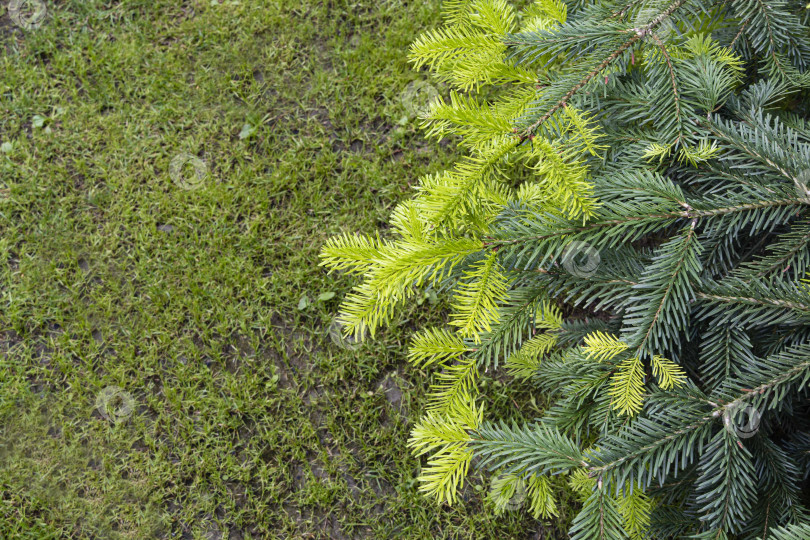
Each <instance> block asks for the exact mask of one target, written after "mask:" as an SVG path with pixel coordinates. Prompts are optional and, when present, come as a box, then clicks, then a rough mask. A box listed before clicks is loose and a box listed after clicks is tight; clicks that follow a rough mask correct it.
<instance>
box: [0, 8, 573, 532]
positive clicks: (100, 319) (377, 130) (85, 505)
mask: <svg viewBox="0 0 810 540" xmlns="http://www.w3.org/2000/svg"><path fill="white" fill-rule="evenodd" d="M6 5H7V1H6V0H2V8H0V41H2V47H3V48H4V54H3V56H2V59H0V62H2V67H0V70H1V71H2V95H0V106H1V107H2V115H0V231H1V232H2V234H0V258H2V260H3V261H4V264H2V265H1V266H0V283H1V285H0V293H2V300H1V301H0V302H1V303H2V305H1V307H0V351H2V357H1V358H2V360H1V361H0V384H1V385H2V386H1V387H0V416H1V418H0V422H2V424H1V429H2V432H1V433H2V437H1V438H0V537H2V538H36V539H39V538H63V537H70V538H102V539H107V538H132V539H145V538H205V539H217V538H222V539H225V538H228V539H241V538H336V539H340V538H385V539H390V538H497V539H501V538H558V537H560V538H562V537H563V536H560V535H559V533H558V532H557V530H558V529H564V522H565V521H566V520H570V517H571V516H570V511H569V510H567V509H566V508H563V509H562V512H561V513H562V515H561V518H560V523H561V524H551V523H543V522H540V521H536V520H533V519H531V517H530V516H528V515H527V514H525V512H514V513H511V514H509V515H507V516H502V517H499V518H495V517H494V516H493V515H492V511H491V510H490V509H488V507H487V506H486V505H485V504H484V493H485V491H486V487H487V486H488V480H487V479H486V478H481V477H479V476H476V475H474V476H473V478H472V479H471V480H472V481H471V482H470V483H468V485H467V488H466V489H465V492H464V493H465V502H464V503H463V504H460V505H458V506H455V507H453V508H448V507H438V506H437V505H436V504H435V503H434V502H433V501H431V500H427V499H425V498H424V497H423V496H421V495H420V494H419V492H418V490H417V488H418V484H417V483H416V481H415V477H416V474H417V472H418V469H419V462H418V460H416V459H414V458H413V457H412V456H411V455H410V452H409V451H407V449H406V448H405V444H406V442H407V438H408V433H409V430H410V427H411V425H412V422H413V421H415V420H416V419H417V418H418V417H419V415H420V411H421V408H422V406H423V403H424V388H425V387H426V386H427V381H428V378H429V376H430V374H428V373H423V372H419V371H416V370H414V369H412V368H410V367H409V366H408V365H407V364H406V362H405V352H406V349H407V343H408V339H409V335H410V332H411V330H412V329H413V328H414V327H417V326H419V327H421V326H423V325H424V324H426V323H429V322H430V320H431V319H433V322H434V323H436V324H440V323H441V320H442V318H443V313H442V310H441V304H434V303H432V302H431V301H430V300H431V299H427V298H426V300H425V301H424V302H422V304H421V305H414V306H412V307H410V308H408V309H405V310H403V313H402V316H401V317H400V319H399V320H398V321H396V323H395V324H394V325H393V326H392V327H391V328H390V329H389V330H388V331H385V332H383V333H382V335H380V336H378V338H377V339H375V340H374V341H373V342H366V343H363V344H362V345H361V346H360V347H359V348H356V347H354V346H352V345H351V344H345V343H344V344H341V343H340V340H332V339H330V336H329V328H330V323H331V321H332V319H333V317H334V315H335V314H336V312H337V308H338V305H339V303H340V300H341V298H342V297H343V296H344V295H345V294H346V292H347V291H348V290H349V289H350V288H351V286H352V284H353V282H352V280H350V279H349V278H348V277H345V276H334V275H333V276H328V275H326V273H325V272H324V271H323V269H322V268H319V267H318V257H317V254H318V251H319V249H320V247H321V245H322V244H323V243H324V241H325V239H326V238H327V237H329V236H330V235H333V234H336V233H338V232H342V231H345V232H352V231H363V232H373V231H375V230H378V229H385V227H386V225H385V223H386V221H387V217H388V214H389V213H390V211H391V210H392V208H393V205H394V204H395V203H396V202H397V201H398V200H401V199H402V198H403V197H407V196H408V195H409V193H410V190H411V186H412V185H414V184H415V182H416V180H417V179H418V177H419V176H420V175H422V174H425V173H428V172H434V171H437V170H440V169H441V168H442V167H444V166H446V165H447V164H448V163H449V162H450V161H452V159H453V157H454V154H453V152H454V149H453V145H444V146H443V145H439V144H435V143H434V142H427V141H425V140H424V138H423V137H422V135H421V133H420V132H419V130H418V126H417V121H416V120H415V118H414V117H413V115H412V114H410V113H411V111H412V109H413V107H411V106H410V105H411V104H410V102H408V100H407V99H406V100H405V102H403V99H402V95H403V92H405V90H406V88H407V86H408V83H409V82H411V81H429V79H428V78H427V75H426V74H419V73H415V72H414V71H412V69H411V68H410V66H409V65H408V63H407V60H406V54H407V47H408V45H409V43H410V42H411V41H412V40H413V39H414V38H415V37H416V36H417V35H418V33H419V32H421V31H423V30H424V29H426V28H429V27H431V26H435V25H436V24H437V23H438V20H439V19H438V11H439V3H438V1H422V0H413V1H404V0H402V1H397V0H334V1H330V0H325V1H322V2H316V1H314V0H305V1H304V2H303V3H300V4H299V3H297V2H292V1H288V0H264V1H261V0H240V1H230V0H221V1H218V0H214V1H213V2H212V1H211V0H198V1H180V2H178V1H170V0H121V1H117V2H116V1H110V2H102V1H99V0H65V1H59V2H48V3H47V15H46V18H45V19H44V20H43V21H42V23H41V25H40V26H39V27H38V28H37V27H32V28H29V29H23V28H20V26H19V24H17V23H16V22H15V21H13V20H12V19H11V16H10V15H11V14H9V13H7V12H6ZM23 15H25V14H23ZM34 26H36V25H34ZM431 84H433V85H435V87H436V88H438V89H439V90H440V91H441V90H442V88H441V85H438V84H436V83H435V82H432V83H431ZM405 95H406V96H407V95H410V94H407V93H406V94H405ZM177 156H181V157H180V158H177ZM182 156H187V157H186V158H185V159H183V157H182ZM190 156H195V157H196V159H191V158H190ZM190 159H191V165H193V164H194V163H196V164H197V165H198V166H199V167H200V168H201V169H200V172H201V173H203V174H202V176H201V177H199V178H197V177H195V176H193V175H192V174H191V173H193V170H189V164H187V165H186V166H185V167H181V168H180V169H179V172H177V173H176V174H174V175H172V174H171V172H172V171H173V169H172V163H173V160H176V161H174V164H175V165H176V166H179V165H182V163H183V162H184V161H187V162H188V161H189V160H190ZM325 293H335V295H334V296H333V297H331V298H329V297H330V296H332V295H330V294H325ZM321 295H323V296H321ZM319 296H321V299H320V300H319ZM302 297H306V299H304V300H303V301H302ZM307 299H308V300H307ZM485 384H486V386H485V394H486V398H487V410H488V411H489V413H488V414H491V415H492V417H508V416H509V414H510V411H514V410H515V403H516V402H520V403H521V405H522V408H523V410H524V412H525V413H526V414H529V415H532V414H536V413H538V412H539V411H540V409H539V407H540V405H541V403H540V401H541V400H540V399H539V398H538V399H537V400H536V401H535V400H534V399H533V398H532V396H530V395H528V394H527V393H526V390H525V389H523V388H521V387H518V389H517V390H514V389H512V390H510V392H507V391H506V390H505V386H504V385H503V384H502V383H501V382H500V380H497V379H488V380H487V381H485ZM511 414H514V412H512V413H511Z"/></svg>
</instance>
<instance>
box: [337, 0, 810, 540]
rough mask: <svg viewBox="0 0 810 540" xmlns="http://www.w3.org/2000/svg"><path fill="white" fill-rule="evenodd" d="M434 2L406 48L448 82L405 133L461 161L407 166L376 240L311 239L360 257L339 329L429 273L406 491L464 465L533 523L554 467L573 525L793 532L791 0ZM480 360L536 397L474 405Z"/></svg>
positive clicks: (803, 305) (378, 317) (797, 87)
mask: <svg viewBox="0 0 810 540" xmlns="http://www.w3.org/2000/svg"><path fill="white" fill-rule="evenodd" d="M446 14H447V15H446V18H445V26H444V27H443V28H441V29H438V30H434V31H431V32H428V33H426V34H425V35H423V36H422V37H420V38H419V39H418V40H417V41H416V42H415V44H414V45H413V47H412V51H411V54H412V58H413V60H414V62H415V64H416V65H417V67H420V66H427V67H429V68H430V69H431V70H433V71H434V72H435V73H436V75H437V76H438V77H439V78H440V79H442V80H444V81H446V82H448V83H449V84H450V85H451V86H453V87H454V90H451V93H450V96H449V98H448V99H446V100H442V99H440V100H438V101H437V102H436V103H434V104H433V105H432V106H431V109H430V112H429V113H428V114H426V115H425V117H424V127H425V129H426V130H427V133H428V135H429V136H437V137H454V138H456V140H458V141H459V144H460V145H461V146H463V147H464V148H465V149H467V150H468V152H469V156H468V157H467V158H464V159H462V160H461V161H460V162H459V163H458V164H456V167H455V168H454V169H453V170H451V171H446V172H443V173H438V174H436V175H432V176H429V177H427V178H424V179H422V182H421V185H420V188H419V190H418V193H417V195H416V196H415V197H414V198H413V199H412V200H409V201H407V202H405V203H403V204H402V205H400V206H399V207H398V208H397V209H396V211H395V212H394V216H393V218H392V222H393V225H394V230H395V233H396V236H395V237H394V238H393V239H391V240H381V239H379V238H368V237H364V236H361V235H356V236H343V237H339V238H335V239H333V240H332V241H331V242H329V243H328V244H327V245H326V246H325V247H324V250H323V257H324V264H326V265H327V266H329V267H330V268H333V269H339V270H347V271H350V272H354V273H356V274H357V275H358V276H361V277H362V282H361V283H360V284H359V285H358V286H357V287H356V288H355V290H354V292H353V294H352V295H350V296H349V297H348V298H347V300H346V301H345V302H344V305H343V313H342V315H343V320H344V322H345V323H346V325H347V326H348V327H349V329H350V330H351V331H352V332H355V333H356V334H363V333H364V332H365V331H366V330H368V331H370V332H371V333H372V334H373V333H374V331H375V330H376V329H377V328H379V326H380V325H381V324H384V323H385V322H387V321H389V320H390V319H391V317H392V314H393V312H394V310H395V309H396V306H397V305H398V304H399V303H400V302H402V301H403V300H406V299H407V298H409V297H410V296H412V295H413V294H414V293H415V290H416V289H417V288H419V287H424V286H428V287H434V288H436V289H441V290H448V291H451V292H450V298H451V307H452V311H451V314H450V319H449V324H448V327H447V328H440V329H436V328H431V329H425V330H422V331H421V332H419V333H418V334H417V335H416V336H415V337H414V341H413V345H412V349H411V355H410V360H411V361H412V362H413V363H414V364H415V365H418V366H422V367H430V368H432V369H434V370H436V372H437V383H436V384H435V386H434V388H433V389H432V393H431V397H430V400H429V403H428V407H427V413H426V415H425V417H423V418H422V420H421V421H420V422H419V423H418V424H417V425H416V427H415V428H414V429H413V431H412V434H411V439H410V441H409V446H410V447H411V448H412V449H413V450H414V451H415V452H416V453H417V455H427V456H428V461H427V466H426V467H425V468H424V469H423V473H422V475H421V477H420V480H421V482H422V485H421V489H422V491H424V492H425V493H427V494H428V495H431V496H433V497H435V498H436V499H437V500H438V501H444V502H447V503H452V502H454V501H455V500H456V499H457V497H458V492H459V489H460V488H461V487H462V485H463V482H464V477H465V475H466V474H467V472H468V469H469V467H470V465H471V464H472V463H474V462H475V463H476V465H477V466H478V467H482V468H485V469H488V470H491V471H493V472H494V473H496V476H495V477H494V480H493V483H492V490H491V492H490V495H489V499H490V501H491V502H492V503H493V505H494V507H495V509H496V510H497V511H506V510H508V509H511V508H512V507H514V506H515V502H514V501H515V498H516V497H517V496H518V495H517V494H522V495H521V497H523V496H525V498H526V501H527V503H526V504H525V505H524V506H525V507H526V508H528V509H530V511H531V512H532V514H533V515H534V516H535V517H544V518H548V517H551V516H554V515H555V514H556V512H557V510H556V508H557V506H556V501H554V498H553V490H551V489H549V486H550V485H551V484H550V482H552V480H551V477H552V476H554V475H565V476H567V478H568V484H569V487H570V488H571V490H572V491H573V492H574V493H576V494H577V495H578V496H580V499H581V503H582V509H581V511H580V512H579V514H578V515H577V516H576V518H575V519H574V520H573V523H572V524H571V534H572V538H574V539H624V538H633V539H636V538H670V537H673V538H682V537H683V538H686V537H689V538H752V539H753V538H760V537H761V538H771V537H773V538H782V537H785V538H791V537H792V536H790V535H791V534H794V532H795V533H796V534H799V535H801V534H802V529H801V526H800V524H801V523H803V522H804V521H806V520H808V513H807V511H806V510H805V508H804V503H805V502H806V501H807V489H806V486H805V485H804V483H805V482H806V480H807V473H806V471H807V470H808V464H810V458H808V455H809V454H808V451H810V422H808V421H807V420H806V419H805V418H806V417H807V416H808V412H810V402H809V401H808V399H807V394H806V393H805V387H806V385H807V382H808V380H810V328H808V322H810V295H808V290H807V287H806V286H805V285H802V284H801V283H800V280H801V279H802V278H804V276H805V272H806V271H807V270H808V268H810V250H809V249H808V241H810V221H808V216H807V204H808V197H807V188H806V186H807V184H808V182H807V179H808V178H810V128H808V126H807V121H806V116H807V115H806V113H805V111H804V109H802V107H801V106H800V105H797V104H796V102H791V101H788V98H789V97H791V96H796V95H799V96H801V95H802V94H798V93H799V92H803V91H804V90H803V88H804V86H806V85H807V83H808V82H810V80H808V75H807V74H806V72H805V70H806V67H807V65H808V63H810V31H808V28H807V26H806V25H805V24H804V22H805V20H806V19H807V10H806V9H805V7H804V6H803V5H799V4H796V3H789V2H781V1H777V2H768V3H764V2H761V1H759V0H733V1H730V2H725V3H721V4H718V3H714V2H710V1H708V0H674V1H671V2H662V1H653V0H650V1H630V2H616V1H603V2H596V3H594V2H588V1H585V0H571V1H568V2H562V1H555V0H542V1H538V2H535V3H533V4H532V5H531V6H530V8H529V9H528V10H526V11H524V12H523V13H520V14H517V13H515V12H514V11H513V10H512V9H511V8H510V7H509V5H508V4H507V3H506V2H505V1H503V0H477V1H472V2H468V1H460V0H457V1H452V2H447V3H446ZM462 92H466V93H462ZM796 101H798V100H796ZM502 361H505V364H506V368H507V370H508V371H509V373H510V374H511V375H513V376H515V377H520V378H524V379H528V380H530V381H531V382H532V383H533V384H535V385H536V386H537V388H538V390H540V391H542V392H544V393H545V394H546V395H547V396H549V397H550V398H551V399H553V404H552V405H551V406H550V408H549V409H548V410H547V411H546V414H545V416H544V418H543V419H542V420H541V421H540V422H534V423H530V424H526V425H522V426H520V425H507V424H505V423H502V422H489V421H485V420H484V418H485V415H484V408H483V403H480V400H479V397H478V390H477V388H478V387H477V384H478V377H479V372H480V371H481V370H483V369H486V368H493V367H495V368H496V367H497V366H498V365H499V364H500V363H501V362H502ZM745 411H748V412H747V413H746V412H745ZM754 413H755V415H756V417H755V420H756V421H753V420H750V418H751V416H750V415H751V414H754ZM746 414H748V417H746ZM803 415H804V416H803ZM752 424H755V425H753V428H752V429H748V428H751V426H752ZM746 430H747V431H746ZM474 457H475V458H477V459H476V460H474V459H473V458H474ZM518 498H520V497H518ZM777 527H786V529H785V530H784V531H779V532H776V530H775V529H776V528H777ZM780 535H782V536H780ZM785 535H787V536H785Z"/></svg>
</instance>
